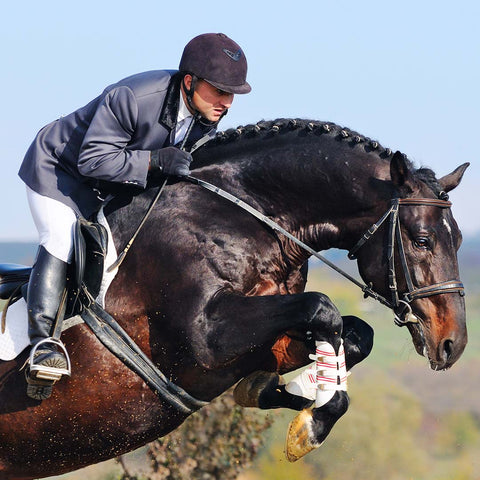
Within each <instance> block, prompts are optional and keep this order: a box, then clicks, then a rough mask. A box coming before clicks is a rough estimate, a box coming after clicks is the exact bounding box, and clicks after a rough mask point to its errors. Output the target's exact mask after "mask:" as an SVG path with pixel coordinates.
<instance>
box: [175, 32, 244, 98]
mask: <svg viewBox="0 0 480 480" xmlns="http://www.w3.org/2000/svg"><path fill="white" fill-rule="evenodd" d="M179 70H180V72H182V73H189V74H192V75H195V76H196V77H198V78H201V79H203V80H206V81H207V82H208V83H210V84H212V85H213V86H214V87H217V88H219V89H220V90H224V91H225V92H228V93H248V92H250V90H251V89H252V88H251V87H250V85H249V84H248V82H247V59H246V58H245V54H244V53H243V51H242V49H241V48H240V46H239V45H238V44H237V43H235V42H234V41H233V40H232V39H230V38H228V37H227V36H226V35H225V34H224V33H204V34H202V35H198V36H197V37H195V38H193V39H192V40H190V42H188V43H187V45H186V46H185V49H184V50H183V55H182V58H181V60H180V66H179Z"/></svg>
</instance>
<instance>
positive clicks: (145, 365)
mask: <svg viewBox="0 0 480 480" xmlns="http://www.w3.org/2000/svg"><path fill="white" fill-rule="evenodd" d="M107 245H108V233H107V229H106V228H105V227H104V226H103V225H101V224H99V223H94V222H90V221H87V220H85V219H83V218H80V219H79V220H78V221H77V224H76V228H75V234H74V261H73V262H72V264H71V268H72V271H71V273H70V275H69V278H70V283H69V285H68V295H67V306H66V313H65V317H64V318H65V320H67V321H68V319H69V318H72V317H79V318H80V321H83V322H85V323H86V324H87V325H88V327H89V328H90V329H91V330H92V332H93V333H94V334H95V335H96V337H97V338H98V340H100V342H101V343H102V344H103V345H104V346H105V347H106V348H107V349H108V350H109V351H110V352H111V353H113V354H114V355H115V356H116V357H117V358H119V359H120V360H121V361H122V362H123V363H124V364H125V365H126V366H127V367H129V368H130V369H131V370H133V371H134V372H135V373H136V374H137V375H139V376H140V377H141V378H142V380H144V381H145V383H146V384H147V385H148V386H149V387H150V388H151V389H152V390H153V391H154V392H155V393H156V394H157V395H158V396H159V397H160V398H162V399H163V400H165V401H167V402H168V403H169V404H171V405H172V406H173V407H175V408H176V409H177V410H179V411H181V412H184V413H188V414H190V413H193V412H194V411H196V410H198V409H199V408H201V407H203V406H204V405H206V403H207V402H204V401H201V400H197V399H196V398H194V397H192V396H191V395H189V394H188V393H187V392H185V391H184V390H183V389H182V388H181V387H179V386H177V385H175V384H174V383H173V382H171V381H170V380H169V379H168V378H167V377H166V376H165V375H164V374H163V373H162V372H161V371H160V370H158V368H157V367H156V366H155V365H154V363H153V362H152V361H151V360H150V359H149V357H147V355H145V353H143V352H142V351H141V350H140V348H139V347H138V346H137V345H136V344H135V342H134V341H133V340H132V339H131V338H130V337H129V336H128V334H127V333H126V332H125V331H124V330H123V329H122V328H121V327H120V325H118V323H117V322H116V320H115V319H114V318H113V317H112V316H111V315H109V314H108V313H107V312H106V311H105V310H104V309H103V307H102V306H101V305H100V304H99V303H98V302H97V301H96V300H95V299H96V298H97V296H98V294H99V292H100V289H101V285H102V278H103V274H104V263H105V258H106V253H107ZM30 273H31V267H25V266H23V265H15V264H0V299H3V300H8V302H7V305H6V307H5V308H4V312H3V315H2V321H3V322H5V318H6V315H5V314H6V309H7V308H8V306H9V305H11V304H12V303H14V302H15V301H17V300H18V299H19V298H21V297H22V296H23V297H24V298H25V300H26V292H27V288H26V287H27V286H28V280H29V277H30ZM74 324H76V323H74Z"/></svg>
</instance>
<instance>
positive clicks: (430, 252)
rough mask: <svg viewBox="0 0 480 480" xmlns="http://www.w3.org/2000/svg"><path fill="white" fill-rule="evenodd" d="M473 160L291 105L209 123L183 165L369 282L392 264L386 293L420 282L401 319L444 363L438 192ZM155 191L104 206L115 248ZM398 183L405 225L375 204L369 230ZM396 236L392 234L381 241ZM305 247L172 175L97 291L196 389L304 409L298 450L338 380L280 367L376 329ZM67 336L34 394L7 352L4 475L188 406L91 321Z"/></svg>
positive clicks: (446, 256) (448, 283) (366, 346)
mask: <svg viewBox="0 0 480 480" xmlns="http://www.w3.org/2000/svg"><path fill="white" fill-rule="evenodd" d="M467 166H468V164H464V165H462V166H460V167H458V168H457V169H456V170H455V171H454V172H452V173H451V174H449V175H446V176H444V177H442V178H439V179H437V178H436V177H435V175H434V173H433V172H432V171H431V170H428V169H415V168H414V167H413V165H412V164H411V162H410V161H408V160H407V159H406V158H404V156H403V155H401V154H399V153H398V152H397V153H396V154H392V152H391V151H389V150H388V149H385V148H383V147H381V146H380V145H379V144H378V143H377V142H375V141H372V140H370V139H368V138H365V137H363V136H361V135H358V134H357V133H355V132H352V131H349V130H347V129H342V128H341V127H338V126H336V125H333V124H327V123H321V122H316V121H305V120H292V119H290V120H289V119H283V120H278V121H274V122H260V123H258V124H256V125H249V126H247V127H239V128H238V129H236V130H229V131H227V132H224V133H221V134H219V135H218V136H217V138H216V139H215V140H214V141H212V142H211V144H209V145H207V146H206V147H204V148H202V149H201V150H199V151H198V152H196V153H195V155H194V164H193V167H194V169H193V175H194V176H195V177H197V178H199V179H203V180H205V181H208V182H211V183H213V184H216V185H218V186H219V187H221V188H222V189H224V190H226V191H228V192H230V193H232V194H234V195H235V196H237V197H239V198H241V199H242V200H244V201H245V202H247V203H248V204H250V205H252V206H253V207H255V208H256V209H258V210H259V211H261V212H262V213H263V214H264V215H265V216H267V217H268V218H271V219H274V220H275V221H276V222H278V223H279V224H280V225H281V226H282V227H283V228H285V229H286V230H288V231H289V232H291V233H293V234H294V235H295V236H296V237H298V238H299V239H300V240H301V241H303V242H305V243H306V244H308V245H309V246H310V247H311V248H313V249H314V250H315V251H320V250H326V249H329V248H341V249H346V250H352V249H355V256H356V258H357V259H358V267H359V271H360V274H361V277H362V278H363V280H364V281H365V282H366V283H368V284H369V285H371V288H372V289H373V290H374V291H375V292H377V293H378V294H379V295H382V296H384V297H385V298H390V297H391V296H392V288H391V285H389V284H391V283H392V280H393V281H394V283H395V284H396V290H394V291H393V292H394V293H393V295H395V292H396V294H397V295H400V298H406V297H404V294H406V293H407V294H408V293H409V292H412V291H413V293H411V296H410V297H408V298H407V300H408V301H407V302H405V303H406V304H408V307H409V308H410V309H411V311H412V312H411V314H410V316H409V317H408V318H407V317H406V316H402V315H403V313H400V314H399V315H400V317H399V318H401V319H402V321H403V323H404V324H406V325H407V327H408V329H409V330H410V332H411V335H412V339H413V343H414V345H415V348H416V349H417V351H418V352H419V353H420V354H422V355H425V357H427V359H428V361H429V362H430V365H431V367H432V368H434V369H436V370H443V369H447V368H449V367H450V366H451V365H452V364H453V363H454V362H455V361H456V360H458V358H459V357H460V356H461V354H462V352H463V350H464V348H465V345H466V343H467V333H466V324H465V306H464V298H463V296H462V295H461V293H462V291H461V289H460V288H458V284H459V282H458V266H457V258H456V254H457V250H458V248H459V246H460V243H461V234H460V232H459V229H458V227H457V224H456V222H455V220H454V218H453V216H452V213H451V210H450V208H448V207H449V206H450V204H449V202H447V201H446V192H448V191H450V190H452V189H453V188H455V187H456V186H457V185H458V184H459V182H460V180H461V178H462V176H463V173H464V171H465V169H466V167H467ZM154 194H155V189H153V188H152V189H148V190H146V191H145V192H143V193H141V194H132V195H125V194H124V195H121V196H119V197H117V198H116V199H114V200H113V201H112V202H111V203H110V204H109V205H108V206H107V208H106V211H107V217H108V220H109V223H110V225H111V229H112V232H113V236H114V238H115V241H116V246H117V249H118V250H120V249H121V248H122V247H123V246H124V245H125V243H126V242H127V241H128V240H129V239H130V237H131V235H132V233H133V232H134V230H135V227H136V226H137V225H138V223H139V222H140V220H141V218H142V215H143V213H144V212H145V211H146V209H147V208H148V206H149V205H150V202H151V200H152V198H153V196H154ZM392 199H401V200H400V202H401V203H400V207H401V208H399V210H398V212H397V213H398V219H399V223H398V228H397V230H398V232H399V233H398V235H397V236H396V237H393V236H392V235H391V233H390V232H391V231H392V230H391V229H390V228H389V222H388V221H385V222H383V223H381V224H379V226H378V231H377V232H376V233H371V234H367V235H366V236H365V237H363V236H364V234H365V232H366V231H367V229H370V227H372V225H374V224H375V223H379V222H378V220H379V219H381V218H382V217H383V216H384V214H385V212H387V211H389V209H391V205H392ZM407 199H414V200H413V201H412V202H411V203H408V201H406V200H407ZM397 204H398V202H397ZM370 230H371V232H372V231H373V230H375V228H374V229H370ZM361 238H364V241H362V242H361V245H359V244H358V241H359V240H360V239H361ZM393 238H396V240H397V244H398V242H399V241H400V242H401V247H402V248H401V249H400V248H395V249H392V248H390V246H391V244H392V239H393ZM354 247H355V248H354ZM309 256H310V254H309V253H307V252H306V251H304V250H303V249H302V248H300V247H299V246H298V245H297V244H296V243H294V242H292V241H290V240H289V239H287V238H285V237H283V236H282V235H279V234H277V233H275V232H274V231H272V230H271V229H270V228H268V227H266V226H265V225H264V224H262V223H260V222H259V221H258V220H257V219H256V218H254V217H253V216H251V215H249V214H248V213H246V212H245V211H243V210H241V209H239V208H238V207H236V206H235V205H234V204H233V203H231V202H229V201H227V200H225V199H224V198H221V197H219V196H216V195H215V194H213V193H212V192H210V191H208V190H205V189H202V188H201V187H200V186H198V185H195V184H192V183H189V182H186V181H182V180H172V179H171V180H170V181H169V184H168V185H167V187H166V188H165V191H164V193H163V195H162V197H161V198H160V200H159V201H158V203H157V204H156V206H155V208H154V209H153V211H152V214H151V216H150V217H149V218H148V220H147V222H146V223H145V225H144V227H143V228H142V230H141V231H140V233H139V235H138V237H137V238H136V240H135V242H134V243H133V245H132V248H131V249H130V251H129V253H128V255H127V256H126V257H125V260H124V262H123V264H122V265H121V267H120V269H119V272H118V274H117V276H116V278H115V280H114V281H113V283H112V285H111V287H110V289H109V291H108V293H107V297H106V310H107V311H108V312H110V314H111V315H112V316H114V317H115V318H116V319H117V320H118V322H119V323H120V324H121V325H122V327H123V328H124V329H125V330H126V331H127V332H128V333H129V335H130V336H131V337H132V338H133V340H134V341H135V342H137V344H138V345H139V346H140V347H141V348H142V350H143V351H144V352H145V353H146V354H147V355H148V356H149V357H150V358H151V359H152V360H153V361H154V363H155V364H156V365H157V366H158V367H159V368H160V369H161V370H162V372H163V373H164V374H165V375H166V376H167V377H168V378H169V379H171V380H172V381H174V382H175V383H176V384H177V385H179V386H181V387H182V388H183V389H185V390H186V391H187V392H188V393H189V394H190V395H192V396H194V397H196V398H197V399H200V400H204V401H207V402H208V401H210V400H212V399H213V398H214V397H216V396H218V395H219V394H221V393H222V392H224V391H225V390H227V389H228V388H229V387H231V386H232V385H234V384H236V383H237V382H239V381H240V380H242V379H243V380H242V381H241V382H240V383H239V384H238V386H237V390H236V399H237V401H238V402H239V403H240V404H242V405H245V406H258V407H261V408H273V407H290V408H295V409H297V410H302V409H304V410H303V411H302V413H301V414H299V416H298V417H297V418H298V421H297V422H296V424H295V425H294V428H293V430H292V432H291V434H292V438H291V439H290V446H289V447H287V449H288V448H290V449H291V451H290V455H291V458H293V459H296V458H299V457H300V456H302V455H303V454H305V453H306V452H308V451H309V450H311V449H312V448H315V447H317V446H319V445H320V444H321V442H322V441H323V440H324V438H325V437H326V436H327V434H328V433H329V431H330V429H331V428H332V426H333V424H334V423H335V421H336V420H337V419H338V418H339V417H340V416H341V415H342V414H343V413H344V412H345V411H346V409H347V406H348V396H347V393H346V392H344V391H337V392H335V394H334V397H333V398H332V400H331V401H330V402H329V403H327V404H326V405H325V406H324V407H319V408H310V409H308V407H310V406H311V405H312V402H311V401H308V400H306V399H304V398H302V397H295V396H293V395H291V394H288V393H287V392H286V391H285V389H284V388H282V386H281V381H280V377H279V375H280V374H282V373H284V372H288V371H292V370H294V369H297V368H299V367H302V366H305V365H307V364H309V363H310V360H309V358H308V355H309V354H310V353H312V351H313V350H314V348H315V347H314V341H315V340H322V341H327V342H329V343H330V344H331V345H333V347H334V349H335V352H337V353H338V351H339V348H340V345H341V339H342V338H343V345H344V347H345V356H346V364H347V369H350V368H351V367H352V366H353V365H354V364H355V363H358V361H360V360H362V359H363V358H364V357H365V356H366V355H367V354H368V353H369V350H370V348H371V341H372V334H371V329H370V327H368V325H366V324H365V323H364V322H363V321H361V320H360V319H357V318H356V317H351V316H345V317H343V318H342V316H341V315H340V313H339V312H338V310H337V308H336V307H335V306H334V304H333V303H332V301H331V300H330V299H329V298H328V297H327V296H326V295H324V294H322V293H317V292H309V293H304V288H305V283H306V274H307V270H306V265H307V260H308V257H309ZM393 268H395V269H396V271H397V273H396V275H395V276H392V274H391V273H392V272H391V271H392V269H393ZM427 287H432V288H431V290H430V291H428V292H427V291H426V290H425V289H427ZM397 305H398V304H397ZM62 339H63V341H64V342H65V344H66V346H67V348H68V351H69V352H70V355H71V359H72V377H71V378H68V379H67V378H64V379H62V380H61V381H60V382H58V383H57V385H56V386H55V388H54V393H53V395H52V396H51V397H50V398H49V399H47V400H44V401H43V402H39V401H35V400H32V399H30V398H28V397H27V396H26V395H25V388H26V385H25V379H24V374H23V372H22V371H20V368H21V367H22V365H23V363H24V362H25V359H26V356H27V352H24V353H23V354H22V355H20V357H19V358H17V359H16V360H13V361H9V362H3V363H2V362H0V479H2V480H5V479H13V478H29V479H30V478H37V477H45V476H50V475H57V474H60V473H64V472H68V471H71V470H75V469H78V468H80V467H83V466H86V465H89V464H92V463H96V462H99V461H102V460H105V459H108V458H111V457H114V456H117V455H119V454H121V453H124V452H127V451H130V450H132V449H135V448H137V447H139V446H141V445H144V444H145V443H147V442H149V441H152V440H154V439H155V438H158V437H160V436H162V435H165V434H167V433H168V432H170V431H172V430H173V429H175V428H176V427H177V426H178V425H180V424H181V423H182V421H183V420H184V419H185V418H186V414H185V413H182V412H179V411H178V410H177V409H175V408H174V407H172V406H171V405H170V404H168V403H166V402H164V401H162V400H161V399H159V398H158V396H157V395H155V394H154V393H153V392H152V390H151V389H150V388H148V387H147V386H146V385H145V383H144V382H143V381H142V380H141V379H140V378H139V377H138V376H137V375H136V374H134V373H133V372H132V371H131V370H129V369H128V368H127V367H125V365H124V364H123V363H122V362H120V361H119V360H118V359H117V358H116V357H114V356H113V355H112V354H111V353H110V352H109V351H108V350H106V349H105V348H104V347H103V346H102V345H101V344H100V343H99V341H98V340H97V339H96V337H95V336H94V335H93V334H92V332H91V331H90V330H89V328H88V327H87V326H86V325H85V324H81V325H77V326H74V327H72V328H70V329H68V330H67V331H65V332H64V334H63V335H62ZM255 372H257V373H255ZM258 372H260V373H258ZM287 454H288V453H287Z"/></svg>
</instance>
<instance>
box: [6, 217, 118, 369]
mask: <svg viewBox="0 0 480 480" xmlns="http://www.w3.org/2000/svg"><path fill="white" fill-rule="evenodd" d="M97 221H98V223H101V224H102V225H103V226H104V227H105V228H106V229H107V232H108V249H107V257H106V258H105V263H104V272H103V278H102V285H101V288H100V292H99V294H98V297H97V298H96V301H97V303H99V304H100V305H101V306H102V307H103V306H104V301H105V295H106V293H107V290H108V287H109V286H110V284H111V283H112V280H113V279H114V278H115V275H116V274H117V271H118V268H117V269H114V270H113V271H111V272H107V268H108V267H109V266H110V265H111V264H112V263H113V262H114V261H115V260H116V259H117V251H116V249H115V244H114V243H113V239H112V233H111V231H110V227H109V226H108V223H107V219H106V218H105V215H104V214H103V209H102V210H100V212H99V213H98V219H97ZM73 319H77V320H76V321H73V322H72V321H70V319H69V320H66V321H65V322H64V325H63V328H62V330H66V329H67V328H70V327H71V326H73V325H76V324H77V323H79V320H80V321H82V320H81V319H80V317H73ZM73 319H72V320H73ZM5 327H6V328H5V332H4V333H1V332H0V360H13V359H14V358H15V357H16V356H17V355H19V354H20V353H21V352H22V351H23V350H25V348H27V347H28V346H29V345H30V339H29V337H28V316H27V304H26V302H25V300H24V299H23V298H21V299H20V300H18V301H17V302H15V303H14V304H13V305H11V306H10V307H9V308H8V311H7V318H6V325H5Z"/></svg>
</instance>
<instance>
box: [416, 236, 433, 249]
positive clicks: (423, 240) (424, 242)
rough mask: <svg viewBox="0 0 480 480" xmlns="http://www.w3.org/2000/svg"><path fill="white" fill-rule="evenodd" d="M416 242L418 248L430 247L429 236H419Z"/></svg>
mask: <svg viewBox="0 0 480 480" xmlns="http://www.w3.org/2000/svg"><path fill="white" fill-rule="evenodd" d="M414 243H415V246H416V247H417V248H423V249H427V248H430V241H429V239H428V238H427V237H417V238H416V239H415V241H414Z"/></svg>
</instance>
